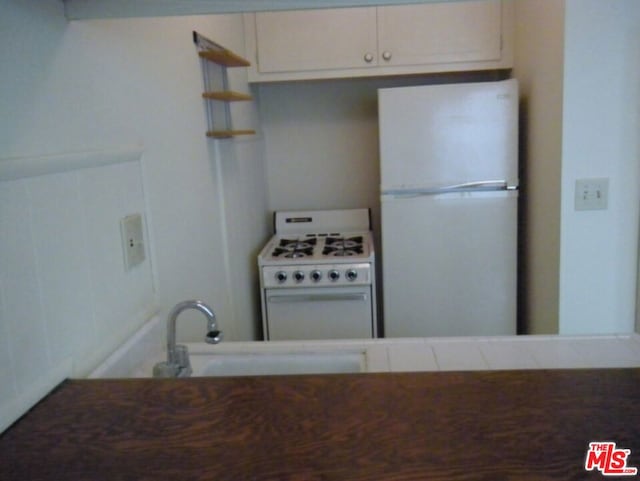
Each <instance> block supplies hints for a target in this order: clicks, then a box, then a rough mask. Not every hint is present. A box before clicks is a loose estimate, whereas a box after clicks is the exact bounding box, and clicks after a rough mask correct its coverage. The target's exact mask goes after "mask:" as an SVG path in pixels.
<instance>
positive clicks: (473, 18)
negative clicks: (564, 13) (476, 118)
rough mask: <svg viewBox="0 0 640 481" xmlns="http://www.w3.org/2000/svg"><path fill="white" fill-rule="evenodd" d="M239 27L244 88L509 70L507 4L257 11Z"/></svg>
mask: <svg viewBox="0 0 640 481" xmlns="http://www.w3.org/2000/svg"><path fill="white" fill-rule="evenodd" d="M244 22H245V39H246V47H247V52H246V53H247V56H248V57H249V58H250V59H251V60H252V67H250V68H249V81H251V82H268V81H282V80H303V79H321V78H340V77H362V76H379V75H402V74H415V73H431V72H453V71H465V70H490V69H505V68H511V67H512V66H513V53H512V37H513V31H512V29H513V8H512V5H511V2H509V1H508V0H507V1H501V0H474V1H464V2H448V3H428V4H416V5H399V6H385V7H365V8H346V9H322V10H299V11H285V12H261V13H255V14H245V15H244Z"/></svg>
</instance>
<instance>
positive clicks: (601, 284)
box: [560, 0, 640, 334]
mask: <svg viewBox="0 0 640 481" xmlns="http://www.w3.org/2000/svg"><path fill="white" fill-rule="evenodd" d="M565 29H566V30H565V52H564V53H565V68H564V85H565V90H564V102H563V125H564V129H563V149H562V205H561V219H562V232H561V252H560V332H561V333H563V334H573V333H594V332H631V331H633V326H634V317H635V298H636V271H637V252H638V215H639V205H640V194H639V189H640V183H639V182H638V180H639V178H640V175H639V174H640V170H639V162H640V160H639V159H640V150H639V145H638V132H639V131H640V122H639V108H638V107H639V105H640V2H637V1H636V0H608V1H602V0H567V1H566V15H565ZM589 177H608V178H609V179H610V181H609V189H610V190H609V194H610V197H609V207H608V209H607V210H601V211H575V210H574V191H575V181H576V179H579V178H589Z"/></svg>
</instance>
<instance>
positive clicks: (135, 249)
mask: <svg viewBox="0 0 640 481" xmlns="http://www.w3.org/2000/svg"><path fill="white" fill-rule="evenodd" d="M143 232H144V231H143V223H142V215H141V214H132V215H128V216H126V217H123V218H122V219H120V233H121V235H122V250H123V252H124V268H125V270H127V271H128V270H130V269H132V268H133V267H135V266H137V265H138V264H141V263H142V262H144V260H145V253H144V233H143Z"/></svg>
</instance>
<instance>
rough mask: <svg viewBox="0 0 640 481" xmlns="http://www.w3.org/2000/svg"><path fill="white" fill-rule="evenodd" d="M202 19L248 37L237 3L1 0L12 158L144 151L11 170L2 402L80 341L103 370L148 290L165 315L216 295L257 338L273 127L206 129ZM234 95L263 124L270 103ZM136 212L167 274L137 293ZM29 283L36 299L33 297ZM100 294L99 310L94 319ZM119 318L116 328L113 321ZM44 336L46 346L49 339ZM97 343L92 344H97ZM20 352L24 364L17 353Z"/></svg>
mask: <svg viewBox="0 0 640 481" xmlns="http://www.w3.org/2000/svg"><path fill="white" fill-rule="evenodd" d="M194 29H195V30H198V31H199V32H201V33H202V34H204V35H206V36H208V37H210V38H212V39H214V40H216V41H218V42H220V43H222V44H223V45H225V46H226V47H228V48H230V49H232V50H235V51H238V52H240V53H242V51H243V50H244V46H243V32H242V22H241V17H240V16H236V15H226V16H215V17H212V16H209V17H180V18H162V19H157V18H149V19H127V20H107V21H85V22H70V23H69V22H67V21H66V20H65V18H64V14H63V5H62V2H60V1H59V0H46V1H40V0H24V1H22V0H20V1H18V0H15V1H14V0H11V1H9V2H3V3H2V4H0V63H1V64H2V66H3V67H2V72H3V74H2V82H0V111H1V112H2V116H1V117H0V163H3V165H5V166H6V165H8V164H7V162H8V161H7V160H6V159H12V160H11V161H10V163H12V164H14V163H15V162H20V159H21V158H26V157H40V156H45V158H48V157H46V156H51V155H53V156H54V158H59V157H61V156H62V157H64V156H65V155H67V154H69V153H74V152H83V151H96V150H97V151H119V150H121V149H123V148H126V149H128V148H133V149H134V150H135V149H138V150H139V151H140V152H142V157H141V160H139V161H135V162H134V163H133V164H131V166H130V165H129V164H130V163H123V164H118V165H114V166H112V167H109V168H107V167H101V169H108V170H107V171H102V170H96V169H90V170H88V171H86V172H84V171H77V172H72V173H68V174H51V175H47V176H44V177H38V178H34V179H25V180H16V181H11V182H0V197H2V204H3V205H2V211H1V214H2V217H1V220H0V223H1V224H2V229H3V233H2V241H1V242H0V258H1V259H3V262H2V264H1V265H2V269H0V290H1V291H2V297H0V299H1V301H0V309H1V311H0V312H1V314H2V316H1V317H0V334H1V340H0V386H1V387H0V390H1V391H0V393H1V394H0V402H2V401H3V400H5V399H7V398H6V396H7V391H5V389H6V387H7V386H11V383H8V384H5V383H4V382H2V381H4V380H6V379H7V376H9V377H10V378H12V379H13V380H14V381H13V382H14V384H13V386H14V387H16V383H17V384H18V386H17V388H18V391H19V392H18V394H21V393H24V392H26V391H25V389H27V390H28V388H29V386H30V381H31V380H34V379H35V378H34V376H37V375H38V372H37V371H38V369H39V367H40V366H42V364H43V363H46V364H48V365H51V364H54V365H55V363H56V362H58V361H60V362H62V360H63V358H65V359H66V358H67V357H68V356H69V355H71V356H72V357H73V359H74V362H76V365H75V366H73V369H72V371H73V372H74V373H75V374H82V373H84V372H86V371H88V370H90V369H91V368H92V367H93V366H94V365H95V363H96V362H97V360H99V359H96V357H98V356H99V354H98V353H102V352H104V353H105V355H106V354H107V353H108V351H109V350H112V349H114V348H115V347H116V346H117V344H118V343H119V342H120V341H121V340H122V339H121V336H120V338H119V339H118V340H117V341H116V340H115V339H116V338H117V337H118V336H117V335H116V332H120V331H121V329H122V330H127V331H128V332H131V331H132V330H134V329H135V328H136V327H138V326H139V325H140V324H141V323H142V322H143V321H144V320H145V319H144V317H145V316H142V315H139V310H144V309H140V306H141V305H144V306H145V308H147V307H151V308H152V309H153V308H159V310H160V313H161V315H164V314H166V312H167V311H168V310H169V309H170V308H171V306H173V305H174V304H175V303H176V302H178V301H181V300H184V299H186V298H193V297H199V298H202V299H203V300H205V301H206V302H209V303H210V304H211V305H212V306H213V308H214V310H215V311H216V313H217V314H218V318H219V321H220V324H221V328H222V329H223V330H224V333H225V335H226V338H227V339H239V340H248V339H252V338H254V336H255V333H256V329H257V326H258V325H259V324H258V319H257V318H256V315H257V313H256V309H255V306H256V305H257V301H256V296H257V290H256V289H254V290H253V291H251V289H252V288H253V287H254V286H255V284H256V281H255V277H256V274H255V267H254V263H255V257H251V258H248V257H247V256H248V255H249V256H251V255H252V254H248V253H250V251H256V250H257V249H258V248H259V247H260V246H261V244H262V243H263V242H264V240H265V237H266V231H267V228H266V215H265V204H266V190H265V181H264V167H263V162H262V159H261V156H262V155H261V152H262V140H261V137H260V136H255V137H251V138H247V139H244V140H241V141H236V140H226V141H213V140H208V139H206V137H205V135H204V132H205V130H206V122H205V111H204V104H203V100H202V98H201V96H200V94H201V91H202V88H203V82H202V78H201V74H200V63H199V58H198V56H197V54H196V50H195V46H194V44H193V42H192V37H191V32H192V30H194ZM245 78H246V76H244V73H243V71H242V70H240V71H238V72H233V73H232V74H231V87H232V88H233V89H234V90H239V91H243V90H245V89H246V88H247V85H246V80H245ZM234 110H235V111H236V117H235V118H234V121H235V123H236V125H237V126H246V127H247V128H259V124H258V121H257V114H256V109H255V105H254V104H251V103H249V104H247V105H244V106H238V107H234ZM140 199H144V202H142V201H141V200H140ZM9 200H11V202H9ZM131 212H142V213H143V214H145V218H146V222H147V227H148V231H149V244H148V247H149V250H148V251H147V254H148V256H149V259H148V262H147V263H146V264H145V267H144V269H143V271H144V272H147V274H149V273H151V272H153V278H152V279H149V277H148V276H147V278H146V279H145V280H139V281H137V282H134V290H136V292H139V293H140V294H139V295H138V296H137V297H135V302H131V303H129V301H127V298H126V297H122V296H121V295H119V294H118V292H120V291H119V290H120V289H126V287H127V284H126V283H125V282H123V278H124V279H126V278H127V275H125V274H124V270H123V268H122V252H121V247H120V238H119V236H120V233H119V224H118V223H119V219H120V217H121V216H123V215H125V213H126V214H128V213H131ZM78 213H82V215H76V214H78ZM25 215H28V217H29V218H28V221H29V222H26V223H25V222H23V221H24V218H25V217H24V216H25ZM15 226H21V229H20V230H16V227H15ZM96 226H97V227H96ZM5 229H6V230H7V231H8V232H12V235H11V236H7V235H5ZM96 229H98V230H96ZM87 232H88V233H87ZM79 233H84V236H79ZM70 250H73V251H75V250H78V252H79V255H80V258H78V259H76V258H74V257H73V256H72V255H70V254H69V252H70ZM58 252H61V253H62V254H64V257H63V256H60V257H58V255H57V254H56V253H58ZM40 253H44V254H40ZM113 256H116V257H117V258H118V260H117V262H116V261H114V260H113V259H114V257H113ZM6 259H11V262H12V263H11V264H6V263H5V261H6ZM67 261H68V262H67ZM71 261H73V262H71ZM7 265H9V266H10V267H11V268H10V269H9V268H7V267H6V266H7ZM107 266H108V267H109V268H107ZM152 266H153V270H152V269H151V268H152ZM120 269H122V270H120ZM87 272H89V273H90V274H91V276H92V277H91V279H90V280H91V283H88V282H85V281H86V280H87V275H89V274H87ZM16 273H18V274H19V275H18V276H17V277H16V275H15V274H16ZM151 280H153V284H152V283H151ZM49 287H51V289H53V290H51V289H49ZM154 287H155V290H156V292H155V300H154V296H153V288H154ZM21 292H24V293H29V294H31V297H32V298H33V299H35V300H36V301H34V302H21V301H22V299H23V297H20V296H17V293H21ZM238 292H240V293H242V294H238ZM247 292H250V294H247ZM92 309H93V310H94V311H99V314H100V316H101V317H100V318H99V319H98V320H97V321H96V320H95V319H94V320H91V319H89V318H90V317H91V311H92ZM18 313H19V314H20V315H19V316H18V315H17V314H18ZM110 316H112V317H110ZM116 318H117V319H116ZM87 322H90V323H91V328H89V327H87V324H86V323H87ZM39 327H40V328H42V327H44V328H45V329H39ZM106 331H108V332H109V333H111V334H113V336H111V337H107V338H105V337H104V336H100V334H104V333H105V332H106ZM179 331H180V334H182V335H181V336H179V337H183V338H184V337H187V338H196V339H200V338H201V336H202V335H203V333H204V323H203V321H202V319H200V318H199V316H198V315H197V314H196V313H193V314H192V315H186V313H185V319H184V320H182V321H181V322H180V323H179ZM30 336H33V338H31V337H30ZM42 336H48V337H47V341H46V343H44V344H45V345H43V343H42V342H39V341H36V340H37V339H39V338H41V337H42ZM25 342H27V344H25V346H24V347H23V345H22V344H24V343H25ZM67 343H69V344H70V346H69V347H67V346H66V344H67ZM91 351H93V356H92V357H91V359H87V358H83V355H84V354H86V353H88V352H91ZM15 353H19V356H18V357H16V355H15ZM77 353H80V354H79V355H77V356H76V354H77ZM74 356H75V357H74ZM7 358H10V359H11V363H10V364H5V363H4V362H2V361H7ZM18 360H19V361H20V362H19V363H17V361H18ZM7 365H9V366H11V368H10V369H9V371H7V369H5V366H7ZM52 367H53V368H55V366H52ZM67 367H68V366H67ZM70 369H71V368H70ZM67 371H68V369H67ZM63 375H66V374H63ZM23 383H24V385H22V384H23ZM15 393H16V390H15V389H14V390H13V394H15ZM9 395H11V393H9ZM3 408H4V403H3Z"/></svg>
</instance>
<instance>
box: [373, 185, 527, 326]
mask: <svg viewBox="0 0 640 481" xmlns="http://www.w3.org/2000/svg"><path fill="white" fill-rule="evenodd" d="M517 209H518V193H517V191H495V192H463V193H447V194H438V195H422V196H421V195H416V196H408V197H403V196H402V195H396V196H386V195H385V196H383V197H382V263H383V282H384V284H383V293H384V325H385V336H386V337H416V336H417V337H430V336H488V335H513V334H516V292H517V291H516V281H517V279H516V277H517V271H516V266H517Z"/></svg>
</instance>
